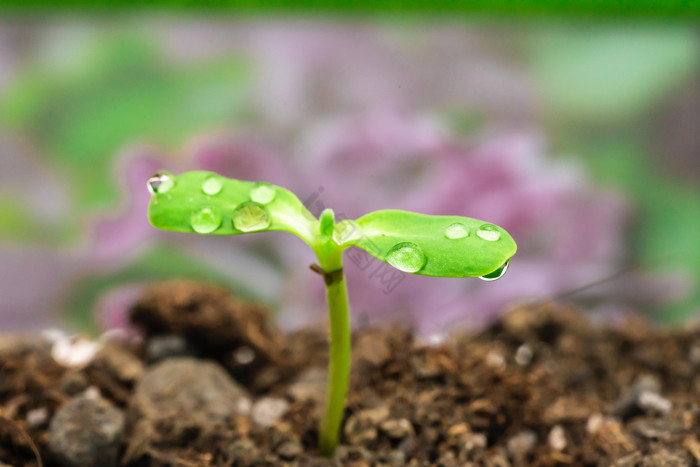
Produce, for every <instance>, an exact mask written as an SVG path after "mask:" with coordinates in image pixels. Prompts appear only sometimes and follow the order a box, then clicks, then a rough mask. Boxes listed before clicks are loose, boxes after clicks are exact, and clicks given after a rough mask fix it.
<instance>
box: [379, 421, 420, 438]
mask: <svg viewBox="0 0 700 467" xmlns="http://www.w3.org/2000/svg"><path fill="white" fill-rule="evenodd" d="M380 428H381V429H382V431H383V432H384V433H386V435H387V436H388V437H389V438H391V439H403V438H405V437H407V436H409V435H413V434H415V431H414V430H413V425H412V424H411V422H410V421H409V420H407V419H405V418H399V419H395V420H387V421H385V422H383V423H382V424H381V425H380Z"/></svg>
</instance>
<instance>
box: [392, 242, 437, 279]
mask: <svg viewBox="0 0 700 467" xmlns="http://www.w3.org/2000/svg"><path fill="white" fill-rule="evenodd" d="M386 260H387V262H388V263H389V264H391V265H392V266H394V267H395V268H396V269H399V270H401V271H404V272H418V271H420V270H421V269H423V266H425V263H426V261H427V258H426V257H425V254H424V253H423V250H421V248H420V247H419V246H418V245H416V244H415V243H411V242H403V243H397V244H396V245H394V246H393V247H392V248H391V250H389V253H387V255H386Z"/></svg>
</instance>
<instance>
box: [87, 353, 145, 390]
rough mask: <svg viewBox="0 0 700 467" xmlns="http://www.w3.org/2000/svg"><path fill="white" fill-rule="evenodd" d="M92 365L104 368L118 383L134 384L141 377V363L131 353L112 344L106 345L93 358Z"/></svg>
mask: <svg viewBox="0 0 700 467" xmlns="http://www.w3.org/2000/svg"><path fill="white" fill-rule="evenodd" d="M93 365H96V366H103V367H105V368H106V369H107V370H108V371H109V372H110V373H111V374H113V375H115V376H116V377H117V378H118V379H119V381H122V382H124V383H134V382H135V381H137V380H138V379H139V378H141V376H142V375H143V363H142V362H141V360H140V359H138V358H137V357H136V355H134V354H133V353H131V352H129V351H127V350H125V349H123V348H121V347H119V346H117V345H114V344H106V345H105V346H104V347H102V349H100V351H99V352H98V354H97V355H96V356H95V360H94V362H93Z"/></svg>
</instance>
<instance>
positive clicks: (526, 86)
mask: <svg viewBox="0 0 700 467" xmlns="http://www.w3.org/2000/svg"><path fill="white" fill-rule="evenodd" d="M698 33H699V31H698V28H697V27H695V26H694V25H692V24H687V23H671V24H668V23H665V24H661V23H659V22H655V21H651V20H646V21H641V20H640V21H631V20H630V21H626V20H618V21H605V22H602V21H601V22H580V21H575V20H556V19H547V20H544V19H537V20H535V19H531V20H525V19H522V20H515V19H511V20H497V19H493V18H492V19H486V18H482V19H466V18H462V19H460V20H454V19H450V18H447V17H442V18H440V19H430V18H429V17H428V19H426V18H425V17H423V18H419V17H417V16H416V17H405V16H404V17H399V16H397V17H391V16H389V17H383V18H381V19H374V20H361V19H351V20H341V19H338V18H332V17H329V18H323V17H318V16H310V17H308V18H307V19H303V18H299V17H297V18H296V19H293V20H292V19H282V18H275V17H265V16H259V17H251V18H247V19H245V20H242V19H235V18H233V17H227V16H225V15H218V17H217V16H216V15H211V16H206V15H199V16H192V17H190V18H187V17H185V16H183V15H165V14H160V15H156V14H136V13H134V14H130V15H116V16H115V17H114V18H108V17H107V16H98V17H90V16H79V15H76V16H74V17H73V16H71V15H63V16H59V17H57V18H55V19H51V18H50V17H45V18H43V19H32V18H30V17H29V16H26V15H17V16H12V15H5V16H4V17H3V19H1V20H0V328H1V329H2V330H10V331H14V330H27V331H29V330H38V329H42V328H46V327H49V326H60V327H65V328H69V329H72V330H78V331H89V332H99V331H101V330H105V329H109V328H114V327H125V326H126V321H125V313H126V310H127V309H128V306H129V304H130V303H131V302H132V301H133V300H134V299H135V297H137V296H138V294H139V292H140V291H141V290H142V288H143V287H144V286H145V285H146V284H148V283H149V282H152V281H155V280H162V279H167V278H175V277H178V278H179V277H187V278H194V279H201V280H207V281H212V282H216V283H220V284H224V285H226V286H227V287H229V288H231V289H232V290H233V291H235V292H236V293H237V294H239V295H241V296H243V297H246V298H249V299H255V300H260V301H263V302H265V303H268V304H269V305H270V306H271V307H273V308H274V309H275V310H276V312H277V313H278V315H279V321H280V323H282V324H283V325H284V326H285V327H287V328H295V327H299V326H302V325H305V324H308V323H313V322H320V321H323V320H325V319H326V318H325V311H324V304H323V291H322V283H321V281H320V278H319V277H318V276H317V275H315V274H314V273H313V272H311V271H310V270H309V269H308V265H309V264H310V263H311V262H313V261H314V258H313V256H312V253H311V252H310V251H308V249H307V248H306V246H305V245H303V244H302V243H301V242H300V241H299V240H298V239H296V238H289V236H285V235H282V234H279V233H265V234H256V235H248V236H240V237H206V236H196V235H186V234H167V233H163V232H158V231H155V230H154V229H153V228H151V227H150V226H149V224H148V222H147V219H146V205H147V202H148V198H149V195H148V193H147V191H146V185H145V181H146V179H147V178H148V176H149V175H150V174H151V173H152V172H153V171H155V170H156V169H159V168H168V169H170V170H171V171H173V172H175V173H179V172H182V171H185V170H193V169H205V170H214V171H217V172H219V173H222V174H224V175H227V176H231V177H236V178H241V179H247V180H266V181H269V182H272V183H277V184H280V185H283V186H285V187H287V188H289V189H291V190H292V191H294V192H295V193H297V194H298V196H299V197H300V199H302V200H303V201H305V203H306V204H307V206H308V207H309V209H311V210H312V212H315V213H319V212H320V211H321V210H322V209H323V208H324V207H332V208H334V210H335V211H336V213H337V214H339V215H340V216H343V217H357V216H360V215H362V214H364V213H366V212H368V211H370V210H374V209H381V208H400V209H410V210H415V211H419V212H424V213H429V214H459V215H466V216H469V217H476V218H479V219H483V220H486V221H489V222H494V223H497V224H499V225H502V226H503V227H505V228H506V229H508V230H509V231H510V232H511V233H512V234H513V236H514V237H515V239H516V241H517V242H518V244H519V251H518V254H517V255H516V257H515V258H514V260H513V263H512V264H511V268H510V270H509V271H508V273H507V274H506V276H504V277H503V278H502V279H500V280H499V281H497V282H493V283H485V282H482V281H479V280H476V279H468V280H463V279H434V278H424V277H420V276H417V277H416V276H408V275H400V274H399V275H396V274H394V275H392V274H387V273H386V271H385V270H382V269H380V268H379V265H378V264H372V263H371V262H367V261H365V259H363V258H362V257H361V255H358V253H357V252H354V253H350V255H351V257H349V259H348V264H347V266H346V271H347V275H348V279H349V282H350V284H349V286H350V299H351V304H352V308H353V312H352V314H353V320H354V321H355V323H356V324H357V325H362V324H367V323H369V324H375V323H379V322H385V321H400V322H402V323H411V324H412V325H413V326H414V327H415V328H416V330H417V331H419V332H421V333H422V334H426V335H440V334H441V333H444V332H446V331H447V330H449V329H454V328H455V327H460V326H467V327H478V326H481V325H483V324H484V323H486V322H488V321H489V320H490V319H492V318H493V317H494V316H497V314H498V313H499V312H501V311H503V310H504V309H505V308H506V307H507V306H508V304H510V303H513V302H517V301H522V300H543V299H546V298H548V297H552V296H565V299H566V300H569V301H572V302H574V303H575V304H576V305H577V306H579V307H581V308H582V309H584V310H586V311H588V312H590V313H591V315H592V316H595V317H599V318H601V319H608V320H613V321H614V320H617V319H620V318H621V317H624V316H627V315H629V314H631V313H634V314H642V315H646V316H648V317H650V318H651V319H653V320H655V321H656V322H658V323H692V322H697V320H698V316H700V292H699V291H698V290H699V286H700V186H699V183H698V180H699V179H700V157H698V156H699V155H700V131H698V130H699V129H700V67H699V64H700V34H698ZM591 284H595V285H594V286H592V287H588V288H585V289H584V290H580V291H577V289H579V288H581V287H585V286H587V285H591Z"/></svg>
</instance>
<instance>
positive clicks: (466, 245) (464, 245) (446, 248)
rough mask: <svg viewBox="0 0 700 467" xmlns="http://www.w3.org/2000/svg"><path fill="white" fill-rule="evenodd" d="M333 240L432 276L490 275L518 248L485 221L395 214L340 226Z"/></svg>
mask: <svg viewBox="0 0 700 467" xmlns="http://www.w3.org/2000/svg"><path fill="white" fill-rule="evenodd" d="M334 237H335V239H336V241H337V242H338V243H339V244H340V245H341V246H345V247H347V246H358V247H360V248H362V249H364V250H366V251H367V252H368V253H370V254H371V255H372V256H374V257H375V258H378V259H380V260H382V261H384V262H385V263H388V264H390V265H392V266H394V267H395V268H397V269H399V270H402V271H404V272H410V273H413V274H420V275H424V276H435V277H479V276H487V275H490V274H491V273H494V272H495V271H496V270H498V269H499V268H501V267H502V266H503V265H504V264H505V263H506V262H507V261H508V260H510V258H511V257H512V256H513V255H514V254H515V251H516V249H517V246H516V244H515V241H514V240H513V238H512V237H511V236H510V235H509V234H508V232H506V231H505V230H503V229H502V228H500V227H498V226H495V225H493V224H489V223H487V222H483V221H480V220H477V219H470V218H468V217H461V216H429V215H425V214H416V213H413V212H408V211H398V210H382V211H375V212H372V213H369V214H367V215H365V216H363V217H361V218H359V219H357V220H356V221H343V222H340V223H338V225H337V227H336V232H335V235H334Z"/></svg>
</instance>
